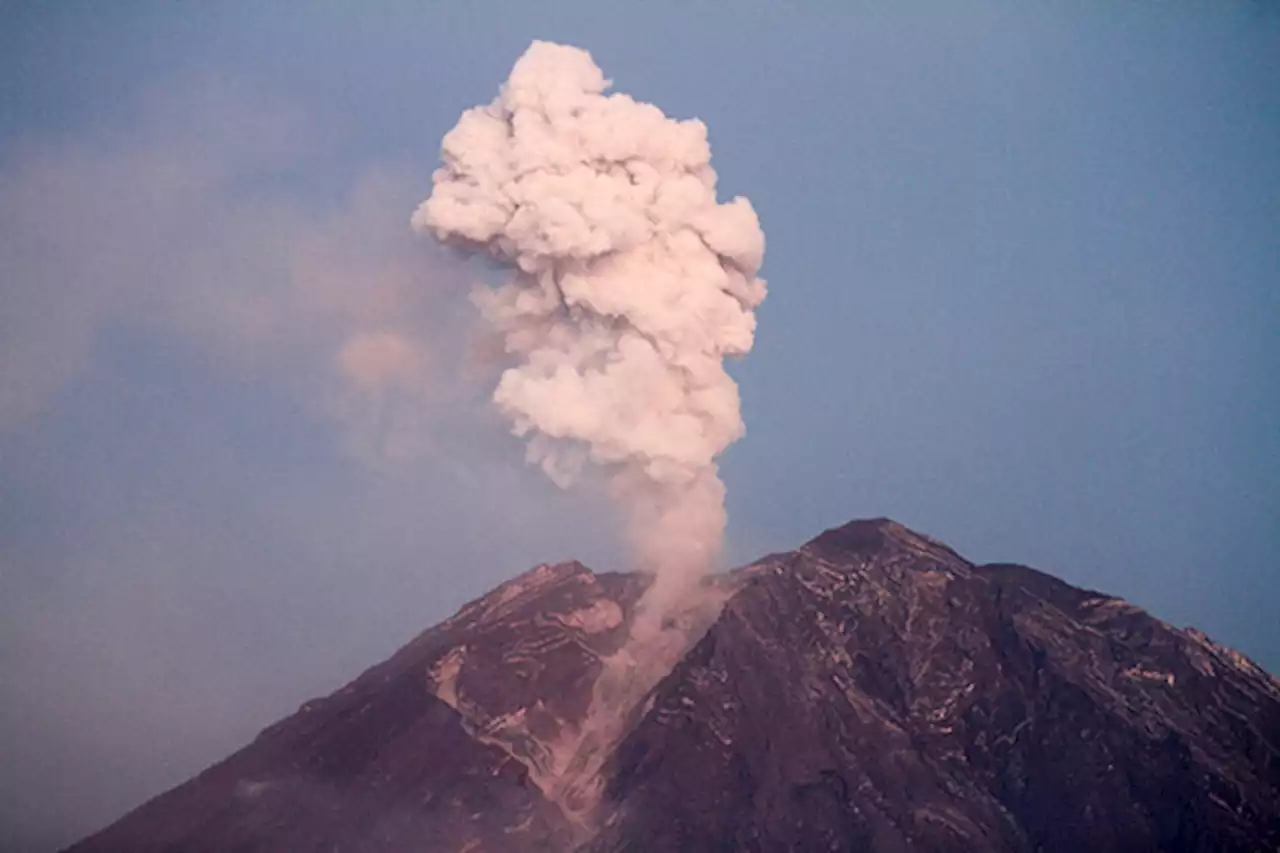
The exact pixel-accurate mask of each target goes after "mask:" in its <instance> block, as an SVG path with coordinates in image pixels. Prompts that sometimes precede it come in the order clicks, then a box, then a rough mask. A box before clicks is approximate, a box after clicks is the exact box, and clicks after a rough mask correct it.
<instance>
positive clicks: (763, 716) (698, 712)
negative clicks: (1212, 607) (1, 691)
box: [69, 519, 1280, 853]
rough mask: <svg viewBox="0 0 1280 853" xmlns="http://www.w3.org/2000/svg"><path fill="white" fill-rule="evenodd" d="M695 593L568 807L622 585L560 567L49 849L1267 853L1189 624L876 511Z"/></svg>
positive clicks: (1276, 797)
mask: <svg viewBox="0 0 1280 853" xmlns="http://www.w3.org/2000/svg"><path fill="white" fill-rule="evenodd" d="M708 585H709V586H710V587H713V588H714V589H715V590H716V593H717V595H720V596H722V598H723V606H722V608H721V609H720V610H719V612H718V613H716V615H715V618H714V619H712V620H710V621H709V623H708V624H706V625H705V626H695V627H693V628H691V633H690V636H689V638H688V643H687V647H686V648H685V649H683V651H682V652H681V653H680V654H679V655H678V656H677V658H676V660H675V661H674V663H673V665H672V666H671V668H670V671H668V672H665V673H664V674H662V677H661V678H658V679H657V680H656V683H654V684H653V686H652V688H651V689H649V690H647V691H645V692H644V693H643V695H642V697H641V698H640V700H639V701H638V702H637V703H636V704H635V706H634V707H633V708H631V709H630V710H628V711H627V712H626V714H627V716H626V719H625V720H624V721H622V722H621V723H620V724H619V725H618V726H617V727H616V728H617V731H616V732H613V733H611V735H610V737H611V738H612V739H609V740H607V741H606V742H605V747H604V749H603V752H602V754H601V755H600V761H599V762H598V766H597V765H595V764H592V765H590V769H591V772H590V773H588V774H586V778H574V779H573V780H572V781H574V782H575V783H576V784H578V785H579V786H581V785H584V784H585V785H589V786H594V787H591V793H592V797H591V798H590V800H589V802H590V803H591V805H592V808H591V809H590V813H589V814H586V815H584V814H581V813H579V812H577V811H575V808H574V804H575V802H577V801H576V800H574V799H573V796H577V795H579V794H581V790H582V789H581V787H578V788H568V789H567V788H566V787H565V784H566V783H565V779H566V777H568V776H571V775H572V773H571V771H572V770H573V768H574V767H575V765H574V763H573V762H574V761H575V759H576V760H578V761H579V765H578V771H581V769H582V767H581V756H580V755H579V754H578V753H579V751H580V749H581V747H582V743H583V738H584V731H586V730H587V729H589V728H590V726H589V724H588V717H589V715H590V713H591V710H592V708H593V707H596V706H595V705H593V703H594V702H596V701H597V699H598V696H597V692H598V689H599V688H598V685H599V683H600V679H601V673H602V672H604V671H605V670H606V668H607V667H608V666H609V662H610V661H611V660H613V659H614V658H615V656H616V655H618V653H619V652H620V650H621V649H622V648H623V646H624V645H625V644H626V641H627V637H628V631H629V625H630V622H631V619H632V618H633V617H634V614H635V608H636V605H637V602H638V601H639V600H640V597H641V596H642V594H643V592H644V589H645V587H646V581H645V579H644V578H642V577H639V576H635V575H626V574H618V573H604V574H600V575H597V574H595V573H593V572H591V570H590V569H588V568H587V567H585V566H583V565H582V564H581V563H578V562H576V561H567V562H563V563H556V564H542V565H540V566H536V567H534V568H533V569H530V570H529V571H527V572H524V573H522V574H521V575H519V576H517V577H515V578H512V579H511V580H509V581H507V582H505V583H503V584H501V585H499V586H498V587H496V588H495V589H494V590H493V591H491V592H490V593H488V594H486V595H484V596H481V597H479V598H477V599H475V600H474V601H472V602H469V603H468V604H466V605H464V606H463V607H462V608H461V609H460V610H459V611H458V613H456V614H455V615H454V616H452V617H450V618H449V619H447V620H445V621H444V622H442V623H440V624H439V625H436V626H434V627H432V628H429V629H427V630H426V631H424V632H422V633H420V634H419V635H418V636H417V637H415V638H414V639H412V640H410V642H409V643H407V644H406V645H405V646H404V647H402V648H401V649H400V650H399V651H397V652H396V653H395V654H394V655H392V656H391V657H390V658H388V659H387V660H386V661H383V662H382V663H381V664H378V665H377V666H374V667H372V668H370V669H369V670H367V671H366V672H365V673H363V674H362V675H361V676H359V677H358V678H357V679H355V680H353V681H352V682H350V683H348V684H347V685H345V686H344V687H342V688H340V689H339V690H338V691H335V693H333V694H331V695H330V696H328V697H322V698H319V699H315V700H311V701H309V702H307V703H304V704H303V706H302V707H301V708H300V709H299V711H298V712H297V713H296V714H294V715H292V716H290V717H287V718H285V719H284V720H281V721H279V722H277V723H275V724H273V725H272V726H269V727H268V728H266V729H264V730H263V732H262V733H261V734H260V735H259V736H258V737H257V738H256V739H255V740H254V741H253V742H252V743H251V744H249V745H248V746H247V747H245V748H244V749H242V750H240V751H238V752H237V753H235V754H233V755H232V756H230V757H229V758H228V759H226V760H225V761H223V762H220V763H219V764H217V765H214V766H213V767H211V768H210V769H209V770H206V771H205V772H204V773H202V774H200V775H199V776H197V777H195V779H193V780H191V781H190V782H187V783H184V785H181V786H178V787H177V788H175V789H173V790H172V791H170V792H167V793H165V794H162V795H160V796H159V797H157V798H155V799H153V800H152V801H150V802H149V803H147V804H144V805H143V806H141V807H140V808H139V809H137V810H135V811H134V812H131V813H130V814H129V815H126V816H125V817H124V818H122V819H121V820H120V821H117V822H116V823H115V824H112V825H111V826H110V827H107V828H106V829H104V830H103V831H102V832H100V833H97V834H95V835H94V836H91V837H90V838H88V839H85V840H84V841H82V842H80V843H79V844H77V845H74V846H73V847H71V848H69V851H74V853H101V851H112V850H126V849H128V850H140V851H146V850H155V851H161V850H163V851H204V850H210V851H212V850H246V851H248V850H264V851H265V850H278V849H290V850H316V851H319V850H330V849H335V847H337V848H340V849H343V850H358V851H366V850H367V851H392V850H408V849H415V850H421V849H424V848H425V849H427V850H429V851H435V850H440V851H461V850H467V851H479V850H485V851H488V850H500V851H502V850H509V851H513V853H515V851H540V850H547V851H551V850H567V849H571V848H574V849H580V850H582V851H584V853H586V852H587V851H590V853H620V851H626V850H639V849H643V850H761V851H765V850H770V851H772V850H789V849H812V850H875V851H917V850H919V851H924V850H930V851H933V850H938V851H941V850H957V851H958V850H993V851H994V850H1000V851H1033V850H1035V851H1059V850H1061V851H1067V850H1075V849H1081V848H1082V847H1084V848H1088V849H1093V850H1116V851H1119V850H1138V849H1162V850H1197V851H1198V850H1209V849H1215V850H1217V849H1221V850H1242V851H1243V850H1260V849H1276V848H1277V847H1278V846H1280V743H1278V742H1277V739H1278V738H1280V681H1277V680H1276V679H1275V678H1274V677H1273V676H1271V675H1270V674H1268V673H1266V672H1265V670H1263V669H1262V668H1261V667H1258V666H1257V665H1256V664H1254V663H1253V662H1252V661H1250V660H1249V659H1248V658H1246V657H1244V656H1243V655H1240V654H1239V653H1238V652H1234V651H1233V650H1231V649H1228V648H1226V647H1224V646H1220V645H1218V644H1216V643H1214V642H1213V641H1211V640H1209V639H1208V638H1207V637H1205V636H1204V635H1203V634H1201V633H1200V632H1197V631H1194V630H1193V629H1192V630H1183V629H1179V628H1175V627H1172V626H1169V625H1167V624H1166V623H1163V622H1160V621H1159V620H1157V619H1155V618H1154V617H1151V616H1150V615H1148V614H1147V613H1146V612H1145V611H1143V610H1141V609H1140V608H1137V607H1135V606H1133V605H1131V604H1128V603H1127V602H1124V601H1123V600H1121V599H1118V598H1115V597H1113V596H1108V595H1105V594H1103V593H1097V592H1093V591H1090V590H1081V589H1078V588H1076V587H1073V586H1071V585H1069V584H1066V583H1065V582H1063V581H1060V580H1058V579H1057V578H1054V577H1052V576H1051V575H1047V574H1044V573H1041V572H1038V571H1037V570H1035V569H1031V568H1029V567H1025V566H1020V565H1018V564H1011V563H997V564H988V565H976V564H973V563H970V562H969V561H967V560H965V559H964V558H963V557H961V556H960V555H959V554H958V553H956V552H955V551H954V550H952V549H951V548H950V547H949V546H947V545H945V544H944V543H941V542H938V541H936V540H934V539H931V538H930V537H928V536H925V535H923V534H920V533H917V532H915V531H912V530H910V529H908V528H906V527H904V526H903V525H900V524H898V523H897V522H893V521H891V520H889V519H870V520H860V521H853V522H850V523H848V524H845V525H840V526H838V527H834V528H831V529H830V530H827V531H824V532H823V533H822V534H820V535H818V536H816V537H814V538H813V539H811V540H809V542H807V543H805V544H804V545H802V546H801V547H800V548H798V549H797V550H795V551H791V552H783V553H780V554H772V555H769V556H767V557H764V558H761V559H760V560H758V561H756V562H755V563H752V564H750V565H748V566H744V567H742V568H739V569H736V570H733V571H731V572H727V573H725V574H722V575H718V576H716V577H714V578H712V579H711V580H709V582H708ZM442 768H444V769H442Z"/></svg>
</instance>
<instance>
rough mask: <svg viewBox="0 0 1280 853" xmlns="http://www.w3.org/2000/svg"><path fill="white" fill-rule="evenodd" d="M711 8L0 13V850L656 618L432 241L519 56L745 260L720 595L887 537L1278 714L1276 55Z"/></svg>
mask: <svg viewBox="0 0 1280 853" xmlns="http://www.w3.org/2000/svg"><path fill="white" fill-rule="evenodd" d="M688 5H690V4H684V3H646V4H634V5H631V4H625V5H624V4H601V3H597V4H592V3H570V2H566V3H550V4H548V3H510V4H501V5H499V4H493V3H476V4H453V3H438V4H433V3H424V2H417V3H409V2H397V3H373V4H361V5H360V8H359V11H357V6H356V5H355V4H345V3H338V2H332V3H318V4H301V3H295V4H286V3H274V4H248V3H236V2H226V3H218V4H203V5H196V4H183V3H163V4H162V3H138V2H131V3H118V4H110V5H104V4H87V3H76V2H65V3H56V4H54V3H49V4H36V3H0V21H3V22H4V23H3V26H0V684H3V685H4V692H5V695H4V701H3V702H0V755H3V756H5V760H4V761H3V762H0V765H2V769H0V849H4V850H14V851H25V850H30V851H47V850H52V849H54V848H56V847H57V846H58V845H61V844H65V843H68V842H70V841H72V840H74V839H75V838H78V837H80V836H81V835H83V834H85V833H87V832H89V831H92V830H93V829H95V828H97V827H99V826H101V825H103V824H105V823H106V822H109V821H110V820H112V819H114V818H115V817H118V816H119V815H120V814H122V813H123V812H124V811H125V810H127V809H129V808H131V807H133V806H135V805H137V804H139V803H140V802H141V801H143V800H145V799H146V798H147V797H149V796H152V795H154V794H156V793H158V792H159V791H161V790H163V789H165V788H167V787H169V786H171V785H173V784H176V783H178V782H180V781H182V780H183V779H185V778H187V777H189V776H190V775H191V774H193V773H194V772H196V771H198V770H199V769H201V768H202V767H204V766H205V765H207V764H208V763H210V762H212V761H214V760H216V759H218V758H221V757H223V756H224V755H225V754H227V753H228V752H230V751H231V750H233V749H235V748H236V747H238V746H240V745H242V744H243V743H245V742H246V741H247V740H249V739H250V738H252V737H253V735H254V734H255V733H256V732H257V731H258V730H260V729H261V728H263V727H264V726H265V725H267V724H269V723H270V722H272V721H273V720H275V719H278V718H279V717H281V716H283V715H285V714H287V713H290V712H292V711H293V710H295V709H296V707H297V706H298V705H300V704H301V703H302V702H303V701H304V700H306V699H307V698H309V697H311V696H314V695H320V694H325V693H328V692H330V691H331V690H333V689H335V688H337V687H338V686H340V685H341V684H342V683H344V682H345V681H347V680H349V679H350V678H352V677H354V676H355V675H357V674H358V673H359V672H360V671H361V670H362V669H363V668H364V667H366V666H367V665H370V664H372V663H374V662H376V661H378V660H380V659H381V658H382V657H384V656H386V655H387V654H389V653H390V652H392V651H393V650H394V649H395V648H397V647H398V646H399V645H401V644H402V643H404V642H405V641H407V640H408V639H409V638H411V637H412V636H413V635H414V634H416V633H417V632H418V631H420V630H422V629H423V628H425V627H427V626H429V625H431V624H433V623H435V622H437V621H439V620H441V619H443V618H445V617H446V616H448V615H449V614H450V613H452V612H453V611H454V610H455V609H456V608H457V607H458V606H459V605H460V604H461V603H463V602H464V601H466V600H469V599H471V598H473V597H475V596H477V595H480V594H482V593H483V592H485V591H487V590H488V589H489V588H491V587H492V586H493V585H495V584H496V583H498V582H500V581H502V580H503V579H505V578H507V577H509V576H511V575H513V574H515V573H517V572H519V571H522V570H523V569H525V568H528V567H529V566H531V565H533V564H534V563H536V562H539V561H544V560H546V561H551V560H559V559H566V558H569V557H579V558H581V559H583V560H584V561H585V562H587V563H588V564H589V565H592V566H593V567H596V568H601V569H625V568H627V566H626V559H625V551H624V550H623V549H622V548H621V547H620V537H619V530H618V519H617V518H616V517H614V516H613V515H612V514H611V513H610V512H609V510H608V509H607V507H605V508H602V507H601V503H600V502H599V501H598V500H596V499H594V498H593V497H592V496H591V495H590V494H587V493H574V492H571V493H564V492H560V491H559V490H557V489H556V488H555V487H554V486H553V485H551V484H550V483H549V482H547V481H546V480H545V478H543V477H542V475H541V474H540V473H539V472H538V471H537V470H535V469H532V468H528V467H526V466H525V465H524V464H523V449H522V447H521V445H520V443H519V441H518V440H516V439H514V438H512V437H511V436H509V435H508V434H507V429H506V427H505V425H504V424H503V423H502V422H501V420H500V419H499V418H498V417H497V416H495V415H494V413H493V412H492V411H491V410H490V409H489V407H488V406H487V405H486V400H487V397H488V393H489V391H490V390H491V387H492V382H493V380H494V378H495V376H496V370H497V365H496V364H495V362H494V360H493V358H492V357H491V354H490V353H489V352H488V349H487V348H486V345H485V341H484V340H483V337H482V336H480V335H479V334H478V333H477V326H476V322H475V316H474V310H473V309H472V307H471V305H470V304H469V303H468V300H467V294H468V291H469V288H470V287H471V285H472V283H473V282H475V281H476V280H478V279H484V278H490V280H491V277H492V276H493V274H494V273H493V272H492V271H491V270H486V269H481V268H478V267H475V266H466V265H464V264H462V263H461V262H460V261H459V260H458V259H457V258H455V257H453V256H451V255H450V254H449V253H447V252H444V251H442V250H440V249H439V248H438V247H436V246H434V245H432V244H430V242H429V241H426V240H424V239H423V238H421V237H420V236H418V235H415V234H413V233H412V232H411V230H410V229H409V225H408V219H409V215H410V214H411V213H412V211H413V209H414V207H416V205H417V204H418V203H419V202H420V201H421V200H422V199H423V198H425V197H426V195H427V193H428V191H429V189H430V186H431V171H432V170H433V169H434V168H435V165H436V163H437V160H438V156H439V145H440V139H441V136H442V135H443V133H444V132H445V131H447V130H448V129H449V128H450V127H452V126H453V124H454V123H455V122H456V120H457V118H458V115H459V113H460V112H461V111H462V110H463V109H465V108H468V107H471V106H473V105H476V104H480V103H485V102H487V101H489V100H490V99H491V98H492V97H493V96H494V94H496V90H497V86H498V85H499V84H500V83H501V81H502V80H504V79H505V78H506V75H507V73H508V71H509V70H510V67H511V64H512V62H514V60H515V59H516V58H517V57H518V56H519V55H520V53H521V52H522V51H523V50H524V49H525V48H526V47H527V46H528V44H529V42H530V41H531V40H532V39H535V38H541V39H548V40H553V41H561V42H566V43H570V44H575V45H578V46H581V47H584V48H586V49H588V50H590V51H591V52H592V54H593V56H594V57H595V60H596V62H597V63H598V64H599V65H600V66H601V67H602V68H603V69H604V71H605V74H606V75H607V76H609V77H611V78H612V79H613V80H614V81H615V84H616V88H617V89H618V90H619V91H624V92H627V93H629V94H631V95H633V96H634V97H636V98H638V99H641V100H645V101H651V102H653V103H655V104H657V105H658V106H659V107H661V108H662V109H663V110H664V111H665V112H666V113H667V114H668V115H671V116H675V117H680V118H686V117H695V116H696V117H698V118H701V119H702V120H704V121H705V122H706V123H707V125H708V127H709V131H710V138H711V144H712V151H713V161H712V162H713V165H714V167H715V168H716V170H717V171H718V172H719V175H720V186H721V197H722V198H725V197H731V196H733V195H739V194H741V195H746V196H748V197H749V198H750V199H751V201H752V203H753V204H754V206H755V208H756V210H757V211H758V212H759V214H760V219H761V223H762V225H763V227H764V230H765V234H766V239H767V249H766V255H765V265H764V269H763V271H762V275H763V276H764V277H765V278H766V279H767V280H768V282H769V287H770V295H769V298H768V299H767V301H766V302H765V303H764V305H763V306H762V307H761V309H760V310H759V312H758V316H759V321H760V327H759V331H758V336H757V342H756V347H755V349H754V350H753V351H752V353H751V354H750V356H749V357H748V358H746V359H745V360H743V361H741V362H740V363H736V364H733V365H732V366H731V368H730V369H731V372H732V373H733V374H734V376H735V377H736V378H737V379H738V381H739V383H740V385H741V391H742V396H743V414H744V419H745V421H746V424H747V435H746V437H745V438H744V439H742V440H741V441H740V442H738V443H737V444H736V445H734V446H733V447H732V448H731V449H730V450H729V452H728V453H727V454H726V455H725V457H724V459H723V466H722V470H723V475H724V479H725V481H726V483H727V485H728V489H729V498H728V506H729V516H730V521H729V533H728V541H727V551H728V562H729V563H731V564H737V563H742V562H746V561H748V560H750V559H753V558H754V557H757V556H759V555H760V554H762V553H765V552H767V551H773V550H782V549H786V548H792V547H795V546H797V545H798V544H800V543H801V542H802V541H804V540H806V539H808V538H809V537H811V536H812V535H814V534H816V533H818V532H819V531H820V530H822V529H823V528H825V527H829V526H831V525H834V524H839V523H842V522H844V521H847V520H849V519H851V518H854V517H870V516H881V515H885V516H890V517H893V518H895V519H897V520H899V521H901V522H903V523H905V524H907V525H909V526H911V527H914V528H916V529H918V530H920V531H922V532H925V533H928V534H930V535H932V536H934V537H936V538H939V539H942V540H944V541H946V542H948V543H949V544H951V545H952V546H954V547H955V548H957V549H958V550H959V551H960V552H961V553H962V554H964V555H965V556H967V557H968V558H970V559H972V560H975V561H997V560H999V561H1017V562H1023V563H1027V564H1030V565H1033V566H1036V567H1038V568H1041V569H1043V570H1046V571H1049V572H1052V573H1054V574H1056V575H1058V576H1060V577H1062V578H1064V579H1066V580H1067V581H1070V582H1072V583H1075V584H1078V585H1082V586H1087V587H1092V588H1095V589H1099V590H1103V591H1106V592H1109V593H1113V594H1117V595H1120V596H1123V597H1125V598H1127V599H1129V600H1131V601H1133V602H1135V603H1136V604H1139V605H1140V606H1143V607H1145V608H1147V609H1148V610H1150V611H1151V612H1152V613H1154V614H1155V615H1156V616H1158V617H1160V618H1162V619H1165V620H1166V621H1169V622H1172V623H1174V624H1177V625H1194V626H1196V627H1199V628H1201V629H1202V630H1204V631H1206V632H1207V633H1208V634H1209V635H1210V636H1211V637H1213V638H1214V639H1216V640H1218V641H1220V642H1224V643H1227V644H1228V645H1231V646H1234V647H1236V648H1238V649H1240V650H1241V651H1243V652H1245V653H1246V654H1248V655H1250V656H1252V657H1254V658H1255V659H1256V660H1258V661H1259V662H1260V663H1262V664H1263V665H1264V666H1266V667H1267V668H1268V669H1270V670H1271V671H1272V672H1275V671H1277V670H1278V669H1280V632H1278V631H1277V630H1276V627H1275V625H1276V621H1277V620H1276V612H1277V607H1278V606H1280V576H1278V575H1277V566H1276V560H1275V555H1276V554H1277V553H1280V391H1278V390H1277V378H1276V377H1278V376H1280V287H1278V285H1280V156H1278V154H1277V152H1280V13H1278V12H1280V9H1278V8H1277V7H1276V6H1275V5H1274V4H1266V3H1250V2H1226V3H1212V4H1211V3H1194V2H1191V3H1183V4H1157V3H1128V4H1115V3H1075V4H1037V5H1036V7H1035V8H1034V9H1033V8H1028V7H1026V4H1020V3H1013V2H1007V3H996V2H991V3H972V4H964V9H963V13H961V12H960V7H958V6H954V5H953V4H944V3H936V4H931V3H911V4H900V3H857V4H844V3H841V4H836V3H830V4H806V5H803V6H795V7H788V6H784V5H783V4H773V3H743V4H735V7H734V11H733V12H732V13H727V12H725V11H723V9H722V7H721V5H720V4H709V3H708V4H691V5H692V8H687V6H688ZM391 338H394V339H395V340H397V341H402V342H408V343H407V349H404V348H401V349H396V350H395V352H396V353H398V354H399V356H398V357H396V358H394V359H389V358H388V357H387V356H386V353H387V348H386V347H385V346H383V345H382V344H383V343H385V342H386V341H387V340H389V339H391Z"/></svg>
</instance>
